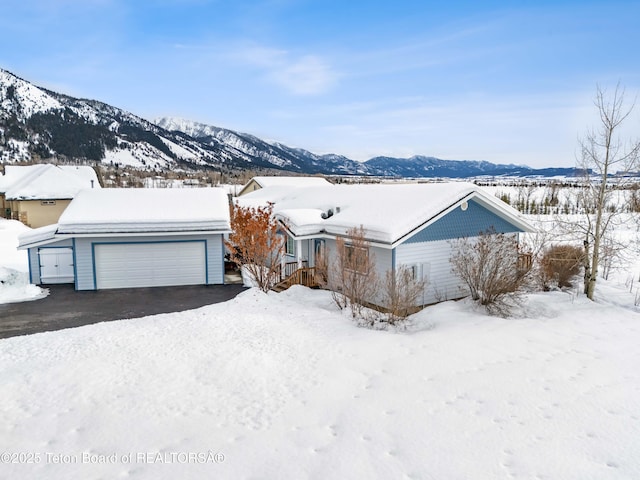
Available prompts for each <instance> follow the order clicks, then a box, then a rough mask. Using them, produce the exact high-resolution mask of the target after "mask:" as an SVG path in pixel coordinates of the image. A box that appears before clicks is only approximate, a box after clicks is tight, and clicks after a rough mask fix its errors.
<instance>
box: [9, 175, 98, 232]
mask: <svg viewBox="0 0 640 480" xmlns="http://www.w3.org/2000/svg"><path fill="white" fill-rule="evenodd" d="M88 188H100V182H99V181H98V176H97V174H96V171H95V170H94V169H93V168H92V167H88V166H58V165H50V164H38V165H28V166H23V165H7V166H5V167H4V173H3V174H2V175H0V215H2V216H3V217H5V218H9V219H14V220H20V221H21V222H22V223H24V224H25V225H27V226H30V227H33V228H37V227H41V226H44V225H51V224H54V223H56V222H57V221H58V219H59V218H60V215H61V214H62V212H63V211H64V210H65V208H67V206H68V205H69V203H70V202H71V199H73V197H75V196H76V194H77V193H78V192H79V191H80V190H84V189H88Z"/></svg>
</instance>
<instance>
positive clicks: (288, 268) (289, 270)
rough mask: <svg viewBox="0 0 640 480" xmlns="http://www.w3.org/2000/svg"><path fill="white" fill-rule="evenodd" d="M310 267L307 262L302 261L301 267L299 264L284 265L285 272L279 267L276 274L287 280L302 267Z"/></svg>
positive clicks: (289, 263) (288, 263)
mask: <svg viewBox="0 0 640 480" xmlns="http://www.w3.org/2000/svg"><path fill="white" fill-rule="evenodd" d="M308 265H309V262H307V261H306V260H302V262H301V265H298V262H287V263H285V264H284V271H283V270H282V265H278V267H277V269H276V272H277V274H278V275H279V276H280V278H281V279H285V278H288V277H290V276H291V275H293V273H294V272H295V271H296V270H298V268H300V267H301V266H302V268H305V267H307V266H308Z"/></svg>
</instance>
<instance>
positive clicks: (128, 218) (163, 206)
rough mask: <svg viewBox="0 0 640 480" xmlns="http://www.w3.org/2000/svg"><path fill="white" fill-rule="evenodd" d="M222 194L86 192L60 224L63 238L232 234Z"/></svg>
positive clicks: (200, 190) (189, 190)
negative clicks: (77, 235)
mask: <svg viewBox="0 0 640 480" xmlns="http://www.w3.org/2000/svg"><path fill="white" fill-rule="evenodd" d="M229 225H230V224H229V201H228V197H227V194H226V192H225V191H224V190H223V189H221V188H105V189H101V190H83V191H82V192H80V193H79V194H78V195H77V196H76V197H75V198H74V199H73V201H72V202H71V203H70V204H69V206H68V207H67V209H66V210H65V211H64V213H63V214H62V215H61V216H60V220H59V221H58V233H60V234H65V233H113V232H118V233H120V232H177V231H211V230H215V231H228V230H229Z"/></svg>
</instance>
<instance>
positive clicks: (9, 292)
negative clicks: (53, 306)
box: [0, 218, 49, 303]
mask: <svg viewBox="0 0 640 480" xmlns="http://www.w3.org/2000/svg"><path fill="white" fill-rule="evenodd" d="M31 231H33V230H32V229H30V228H29V227H27V226H25V225H24V224H22V223H20V222H18V221H17V220H5V219H3V218H0V303H12V302H23V301H25V300H35V299H37V298H42V297H44V296H46V295H47V294H48V292H49V291H48V290H46V289H42V288H40V287H36V286H35V285H30V284H29V275H28V271H29V264H28V260H27V252H26V251H18V250H17V247H18V240H17V237H18V235H20V234H21V233H24V234H28V233H29V232H31Z"/></svg>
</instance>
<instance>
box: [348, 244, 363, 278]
mask: <svg viewBox="0 0 640 480" xmlns="http://www.w3.org/2000/svg"><path fill="white" fill-rule="evenodd" d="M344 248H345V254H346V255H345V256H346V265H345V267H346V269H347V270H352V271H354V272H356V273H362V274H367V273H369V272H368V267H369V249H368V248H364V247H354V246H353V245H345V246H344Z"/></svg>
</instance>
